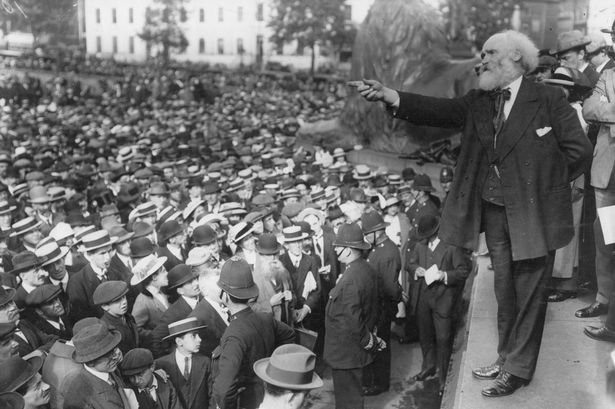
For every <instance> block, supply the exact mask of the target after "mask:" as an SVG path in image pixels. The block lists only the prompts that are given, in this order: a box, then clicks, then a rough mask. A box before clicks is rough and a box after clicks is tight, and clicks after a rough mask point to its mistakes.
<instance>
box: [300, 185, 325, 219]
mask: <svg viewBox="0 0 615 409" xmlns="http://www.w3.org/2000/svg"><path fill="white" fill-rule="evenodd" d="M323 192H324V190H323ZM310 215H312V216H316V217H317V218H318V223H320V224H324V222H325V214H324V213H323V212H322V210H319V209H316V208H314V207H306V208H305V209H303V210H302V211H301V213H299V215H298V216H297V220H299V221H300V222H302V221H304V220H305V218H306V217H307V216H310Z"/></svg>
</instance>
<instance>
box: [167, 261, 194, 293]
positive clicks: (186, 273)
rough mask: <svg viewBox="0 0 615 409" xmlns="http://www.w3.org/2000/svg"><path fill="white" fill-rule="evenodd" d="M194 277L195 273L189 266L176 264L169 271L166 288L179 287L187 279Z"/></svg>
mask: <svg viewBox="0 0 615 409" xmlns="http://www.w3.org/2000/svg"><path fill="white" fill-rule="evenodd" d="M195 278H196V274H195V273H194V271H192V269H191V268H190V266H188V265H186V264H178V265H176V266H175V267H173V268H172V269H171V271H169V275H168V281H169V284H168V285H167V288H168V289H169V290H172V289H173V288H176V287H180V286H182V285H184V284H186V283H187V282H189V281H192V280H194V279H195Z"/></svg>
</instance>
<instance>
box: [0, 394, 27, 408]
mask: <svg viewBox="0 0 615 409" xmlns="http://www.w3.org/2000/svg"><path fill="white" fill-rule="evenodd" d="M25 404H26V402H25V401H24V400H23V397H22V396H21V395H20V394H18V393H17V392H2V393H0V408H3V409H23V408H24V406H25Z"/></svg>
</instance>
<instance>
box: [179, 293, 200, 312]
mask: <svg viewBox="0 0 615 409" xmlns="http://www.w3.org/2000/svg"><path fill="white" fill-rule="evenodd" d="M182 298H183V299H184V301H186V303H188V305H189V306H190V309H194V308H195V307H196V305H197V304H198V303H199V299H198V298H192V297H186V296H183V295H182Z"/></svg>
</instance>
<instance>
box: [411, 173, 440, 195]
mask: <svg viewBox="0 0 615 409" xmlns="http://www.w3.org/2000/svg"><path fill="white" fill-rule="evenodd" d="M412 189H414V190H420V191H423V192H433V191H435V189H434V187H433V185H432V184H431V179H430V178H429V176H427V175H423V174H419V175H416V176H415V177H414V183H413V184H412Z"/></svg>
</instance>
